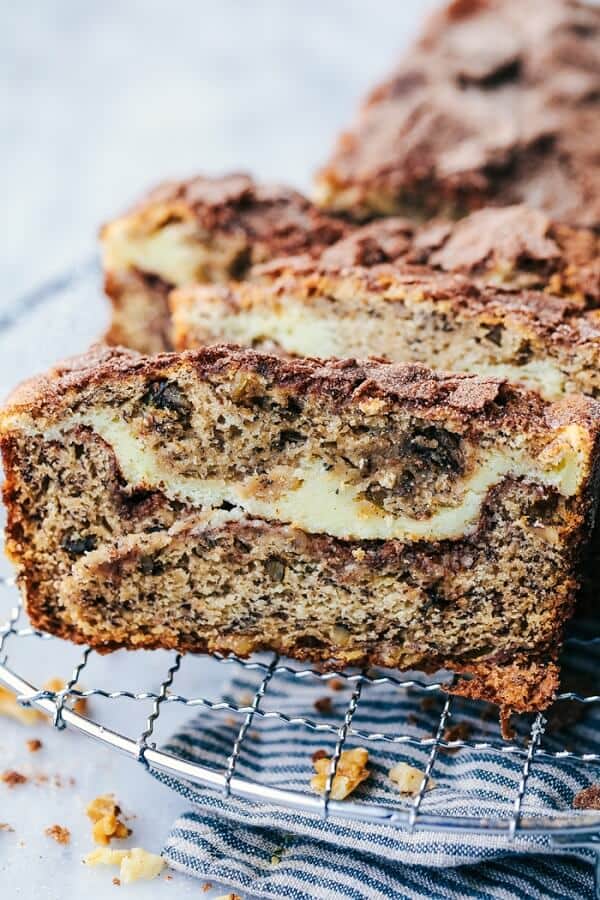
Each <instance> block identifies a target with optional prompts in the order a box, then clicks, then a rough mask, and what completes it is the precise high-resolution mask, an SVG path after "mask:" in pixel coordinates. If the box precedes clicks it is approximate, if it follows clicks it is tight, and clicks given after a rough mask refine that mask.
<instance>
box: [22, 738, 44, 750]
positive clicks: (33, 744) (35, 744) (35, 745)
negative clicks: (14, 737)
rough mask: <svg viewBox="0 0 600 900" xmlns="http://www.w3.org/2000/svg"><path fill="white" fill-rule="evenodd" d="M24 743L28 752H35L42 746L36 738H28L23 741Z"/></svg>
mask: <svg viewBox="0 0 600 900" xmlns="http://www.w3.org/2000/svg"><path fill="white" fill-rule="evenodd" d="M25 743H26V744H27V749H28V750H29V752H30V753H37V752H38V750H41V749H42V747H43V746H44V745H43V744H42V742H41V741H40V740H38V739H37V738H30V740H28V741H25Z"/></svg>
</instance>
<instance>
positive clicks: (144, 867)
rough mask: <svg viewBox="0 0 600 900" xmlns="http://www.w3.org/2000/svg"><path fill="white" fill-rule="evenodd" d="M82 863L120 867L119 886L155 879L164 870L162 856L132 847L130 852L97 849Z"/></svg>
mask: <svg viewBox="0 0 600 900" xmlns="http://www.w3.org/2000/svg"><path fill="white" fill-rule="evenodd" d="M83 861H84V863H86V865H88V866H120V867H121V868H120V870H119V878H120V883H121V884H131V883H132V882H133V881H140V880H141V879H150V878H156V876H157V875H160V873H161V872H162V870H163V869H164V867H165V865H166V863H165V861H164V859H163V858H162V856H157V854H156V853H148V851H147V850H143V849H142V848H141V847H132V848H131V850H112V849H111V848H109V847H98V848H97V849H96V850H92V852H91V853H88V854H87V856H85V857H84V860H83Z"/></svg>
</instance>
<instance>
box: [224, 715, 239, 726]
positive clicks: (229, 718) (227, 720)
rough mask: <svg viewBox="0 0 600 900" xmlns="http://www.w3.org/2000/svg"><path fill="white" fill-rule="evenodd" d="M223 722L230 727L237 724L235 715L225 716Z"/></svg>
mask: <svg viewBox="0 0 600 900" xmlns="http://www.w3.org/2000/svg"><path fill="white" fill-rule="evenodd" d="M225 724H226V725H229V726H230V727H231V728H235V726H236V725H237V724H238V720H237V719H236V717H235V716H225Z"/></svg>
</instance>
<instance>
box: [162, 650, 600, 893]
mask: <svg viewBox="0 0 600 900" xmlns="http://www.w3.org/2000/svg"><path fill="white" fill-rule="evenodd" d="M582 646H583V645H575V652H574V653H571V654H570V657H571V664H572V666H573V667H574V669H573V671H572V672H571V674H572V675H573V674H574V675H575V679H576V683H577V684H578V686H579V687H580V690H582V692H588V693H590V692H591V690H590V688H589V686H586V687H581V680H582V678H583V679H586V678H587V679H588V680H589V676H590V674H591V672H592V671H595V672H597V671H599V669H598V668H596V666H597V665H600V649H599V650H598V652H597V653H596V651H594V653H593V654H592V653H591V651H590V646H592V645H589V644H585V652H584V653H583V652H581V649H582ZM593 646H596V645H593ZM592 656H594V657H595V659H594V658H592ZM255 675H256V677H255ZM260 679H261V675H260V674H258V673H253V672H250V671H247V670H242V671H241V675H240V676H239V677H238V678H237V679H235V680H234V681H233V682H232V683H231V687H230V692H229V698H228V699H229V700H231V701H232V702H234V703H237V704H239V705H245V704H246V703H247V702H248V699H247V695H248V693H249V692H251V693H252V692H254V690H255V689H256V687H257V684H258V683H259V682H260ZM350 692H351V686H348V687H347V688H345V689H344V690H343V691H339V692H338V691H332V690H331V689H330V688H328V687H327V685H326V683H324V682H321V681H319V680H317V679H312V678H311V679H306V680H298V679H294V680H292V679H291V678H290V677H288V676H285V675H277V676H276V677H275V678H274V679H273V681H272V682H271V684H270V686H269V689H268V691H267V693H266V696H265V698H264V700H263V702H262V704H261V709H263V710H264V711H268V710H275V709H277V710H279V711H281V712H283V713H286V714H287V715H289V716H292V717H293V716H302V717H304V718H308V719H311V720H313V721H317V722H323V721H330V722H333V723H335V724H336V725H339V722H340V720H341V719H342V718H343V715H344V712H345V710H346V707H347V705H348V700H349V696H350ZM595 692H597V691H594V693H595ZM324 696H327V697H329V698H330V699H331V701H332V704H333V709H332V712H331V713H329V712H328V713H327V714H325V715H320V714H319V713H318V712H317V711H316V708H315V706H314V703H315V700H319V699H321V698H322V697H324ZM425 696H428V697H429V698H432V697H433V698H434V699H433V700H431V699H428V700H427V702H426V703H423V698H424V697H425ZM442 702H443V696H442V695H441V694H437V693H436V694H429V695H426V694H424V693H423V691H422V690H418V689H406V688H399V687H397V686H393V685H385V686H377V687H375V686H370V685H368V684H366V685H365V687H364V689H363V697H362V700H361V703H360V704H359V707H358V711H357V713H356V716H355V718H354V720H353V723H352V724H353V727H355V728H358V729H364V730H366V731H377V732H383V733H388V734H399V733H401V732H403V733H406V734H412V735H414V736H417V737H423V736H424V735H426V734H428V733H429V734H432V733H434V732H435V728H436V726H437V722H438V719H439V712H440V709H441V706H442ZM432 707H433V708H432ZM241 721H242V720H241V719H240V718H237V719H236V720H234V719H233V718H231V717H224V715H223V712H212V711H210V710H207V711H203V712H202V713H201V714H199V715H197V716H196V717H195V718H194V719H193V720H192V722H191V723H190V724H189V725H188V726H187V727H186V728H185V729H184V730H182V731H181V732H180V733H178V734H176V735H175V736H174V737H173V738H172V739H171V741H170V742H169V744H168V745H167V748H166V749H167V750H169V751H171V752H174V753H177V754H178V755H180V756H183V757H185V758H186V759H189V760H191V761H194V762H199V763H202V764H204V765H207V766H210V767H213V768H217V769H219V768H220V769H221V770H223V769H224V768H225V766H226V760H227V757H228V756H229V754H230V753H231V748H232V744H233V741H234V739H235V737H236V735H237V731H238V729H239V725H240V723H241ZM459 722H468V723H469V725H470V726H471V729H472V733H471V736H470V738H469V740H470V741H479V740H481V741H494V742H496V743H498V744H501V743H502V741H501V738H500V735H499V731H498V723H497V719H496V720H494V718H493V717H486V718H484V719H483V720H482V705H481V704H477V703H473V702H469V701H464V700H460V699H456V700H455V701H454V702H453V713H452V718H451V720H450V724H457V723H459ZM530 725H531V720H530V719H529V720H528V721H524V722H522V723H521V722H519V723H518V729H519V730H520V731H521V740H523V739H524V738H526V736H527V734H528V730H529V727H530ZM565 743H566V744H567V745H569V744H571V745H576V747H577V751H578V752H591V753H598V752H600V706H598V705H596V704H594V705H590V706H589V707H587V708H586V714H585V716H584V717H583V718H581V719H580V721H578V722H576V723H575V724H572V723H571V725H569V727H568V730H562V731H561V730H560V729H558V730H556V729H554V730H553V729H552V728H551V729H550V731H549V733H548V734H546V735H545V736H544V738H543V741H542V744H541V747H542V749H544V750H547V751H551V752H552V751H556V750H561V749H564V748H565ZM334 745H335V735H331V734H323V733H317V732H314V731H310V730H308V729H306V728H305V727H302V726H290V725H287V724H285V723H284V722H282V721H280V720H278V719H277V718H266V719H263V718H260V717H255V719H254V721H253V722H252V725H251V728H250V730H249V733H248V735H247V737H246V739H245V741H244V742H243V745H242V751H241V755H240V758H239V760H238V762H237V765H236V774H237V775H240V776H242V777H245V778H248V779H251V780H254V781H259V782H260V783H262V784H266V785H270V786H273V787H283V788H289V789H292V790H300V791H302V790H306V789H307V785H308V782H309V780H310V777H311V775H312V774H313V767H312V760H311V757H312V754H313V753H314V752H315V751H316V750H318V749H321V748H323V749H324V750H326V751H327V752H328V755H330V754H331V751H332V750H333V747H334ZM359 745H361V743H360V741H359V740H358V739H356V738H349V739H348V741H347V744H346V747H354V746H359ZM362 746H366V747H367V748H368V750H369V768H370V770H371V777H370V778H369V779H368V781H366V782H365V783H364V784H363V785H361V786H360V787H359V788H358V789H357V790H356V791H355V793H354V794H353V795H352V799H353V800H357V801H362V802H365V803H384V804H388V805H393V806H395V807H396V808H397V807H399V806H402V804H403V803H404V804H407V803H410V801H406V800H403V798H402V796H401V795H399V794H398V792H397V790H396V789H395V788H394V786H393V784H392V783H391V782H390V781H389V779H388V777H387V773H388V771H389V769H390V768H391V766H393V765H394V764H395V763H397V762H400V761H405V762H408V763H410V764H411V765H414V766H417V767H418V768H420V769H421V770H422V769H423V768H424V767H425V764H426V761H427V757H428V752H429V751H428V749H426V748H419V747H413V746H409V745H406V744H401V745H398V744H391V743H384V742H379V741H378V742H367V743H364V744H362ZM594 765H595V766H596V768H594ZM594 765H592V766H590V764H589V763H588V764H586V765H584V764H583V763H581V762H580V761H578V760H574V759H557V758H556V757H552V756H544V755H542V754H540V755H539V756H537V757H536V759H535V760H534V765H533V769H532V773H531V776H530V778H529V780H528V782H527V790H526V793H525V797H524V800H523V814H524V815H534V816H536V815H544V814H547V813H549V812H552V813H555V812H556V811H557V810H558V811H564V812H565V813H569V814H570V815H573V814H574V813H573V806H572V804H573V797H574V795H575V794H576V793H577V792H578V791H580V790H581V789H582V788H584V787H587V786H588V785H590V784H591V783H593V782H594V775H595V773H596V772H597V780H599V781H600V767H598V766H597V764H594ZM522 766H523V757H522V756H520V755H519V756H516V755H512V754H499V753H497V752H494V751H491V750H477V749H471V748H468V749H467V748H462V749H460V750H459V751H458V752H449V751H442V752H441V753H440V755H439V757H438V759H437V762H436V764H435V769H434V773H433V777H434V780H435V782H436V786H435V789H434V790H431V791H428V792H427V794H426V795H425V797H424V800H423V805H422V811H423V812H427V813H435V814H438V815H470V816H481V817H483V816H486V817H487V816H491V817H496V816H507V817H508V816H510V814H511V811H512V804H513V801H514V796H515V791H516V788H517V785H518V783H519V779H520V777H521V770H522ZM154 774H155V775H156V777H158V778H160V779H161V780H162V781H164V782H165V783H166V784H168V785H169V786H170V787H172V788H173V789H174V790H176V791H179V792H180V793H181V794H182V795H183V796H184V797H186V798H187V799H189V800H190V802H191V804H192V807H193V808H192V809H191V810H190V811H189V812H187V813H185V814H184V815H183V816H181V818H179V819H178V820H177V821H176V822H175V824H174V826H173V828H172V831H171V833H170V835H169V838H168V840H167V843H166V846H165V848H164V851H163V853H164V856H165V857H166V859H167V861H168V863H169V865H171V866H172V867H173V868H175V869H179V870H181V871H184V872H186V873H188V874H192V875H196V876H197V877H199V878H203V879H206V880H210V881H218V882H220V883H224V884H227V885H231V888H232V889H233V890H234V891H236V892H238V893H240V894H242V895H244V896H251V897H267V898H284V897H285V898H292V900H315V898H323V900H325V898H327V900H329V898H334V897H340V898H355V900H377V898H390V900H404V898H407V900H408V898H410V900H412V898H421V897H422V898H428V900H430V898H438V897H439V898H467V897H476V898H492V897H493V898H506V900H509V898H510V900H512V898H515V900H517V898H518V900H521V898H522V897H523V896H526V897H530V898H549V897H557V898H573V900H579V898H590V897H593V896H594V874H593V867H592V866H591V865H590V862H591V861H593V859H594V854H593V852H592V851H590V850H586V849H580V850H574V851H572V852H573V853H574V854H575V855H571V856H569V857H566V856H561V855H559V851H557V850H556V849H555V848H554V847H553V846H552V843H551V841H550V839H549V838H547V837H545V836H534V835H529V836H527V835H525V834H524V833H523V832H521V833H519V832H518V833H517V836H516V839H515V841H514V843H512V844H511V843H509V841H508V839H507V837H506V836H504V835H501V834H498V833H496V834H494V833H491V832H489V833H481V832H477V833H465V832H462V833H456V832H454V833H453V832H441V831H435V832H432V831H427V830H419V829H418V828H417V829H416V830H414V831H413V832H410V831H408V830H407V829H399V828H397V827H394V826H392V825H389V824H379V823H365V822H357V821H354V820H346V819H341V818H330V819H329V820H328V821H327V822H324V821H323V820H322V819H321V818H320V817H319V816H318V815H313V814H310V813H304V812H302V813H300V812H295V811H289V810H284V809H282V808H280V807H277V806H274V805H268V804H260V805H258V804H256V803H252V802H249V801H246V800H243V799H237V798H229V799H225V798H224V797H223V796H222V794H220V793H218V792H216V791H211V790H209V789H205V788H199V787H198V786H196V785H192V784H189V783H186V782H183V781H179V780H176V779H173V778H170V777H169V776H166V775H164V774H162V773H157V772H155V773H154ZM582 815H585V813H582Z"/></svg>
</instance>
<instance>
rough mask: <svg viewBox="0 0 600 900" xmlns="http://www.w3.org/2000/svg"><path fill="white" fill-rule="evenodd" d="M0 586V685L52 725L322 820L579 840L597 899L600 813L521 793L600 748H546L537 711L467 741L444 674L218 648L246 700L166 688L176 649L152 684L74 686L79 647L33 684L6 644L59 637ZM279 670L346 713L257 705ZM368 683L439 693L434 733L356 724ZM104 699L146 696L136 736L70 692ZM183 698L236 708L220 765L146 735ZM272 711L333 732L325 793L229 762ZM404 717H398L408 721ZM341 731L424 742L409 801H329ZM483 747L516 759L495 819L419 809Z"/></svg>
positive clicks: (562, 844) (596, 756) (569, 846)
mask: <svg viewBox="0 0 600 900" xmlns="http://www.w3.org/2000/svg"><path fill="white" fill-rule="evenodd" d="M0 590H1V591H2V592H3V593H4V595H5V596H6V592H11V594H10V600H11V603H12V601H13V599H14V604H13V605H12V606H11V609H10V614H9V616H8V618H7V620H6V621H5V622H4V623H2V624H0V685H2V686H4V687H5V688H8V689H9V690H11V691H13V692H14V693H15V695H16V697H17V700H18V702H19V703H20V704H22V705H24V706H27V707H34V708H36V709H39V710H40V711H42V712H43V713H45V714H46V715H47V716H48V717H49V718H51V719H52V722H53V725H54V726H55V727H56V728H57V729H61V730H63V729H66V728H68V729H72V730H75V731H78V732H81V733H83V734H85V735H87V736H88V737H90V738H94V739H96V740H99V741H101V742H103V743H104V744H105V745H106V746H107V747H108V748H111V749H114V750H119V751H121V752H122V753H124V754H125V755H127V756H129V757H130V758H132V759H134V760H137V761H138V762H139V763H141V764H142V765H144V766H147V767H151V768H153V769H155V770H157V771H159V772H163V773H166V774H167V775H170V776H173V777H175V778H182V779H185V780H187V781H190V782H193V783H195V784H199V785H202V786H204V787H207V788H210V789H213V790H217V791H220V792H222V794H223V795H224V796H225V797H229V796H237V797H241V798H244V799H247V800H251V801H254V802H258V803H263V804H274V805H276V806H278V807H281V808H287V809H291V810H297V811H303V812H311V813H316V814H319V815H320V816H322V817H323V818H324V819H327V818H328V817H330V816H334V817H342V818H345V819H353V820H356V821H364V822H371V823H381V824H387V825H391V826H396V827H398V828H404V829H411V830H414V829H427V830H434V831H435V830H440V831H444V832H449V831H452V832H463V833H465V832H474V831H485V832H488V833H489V832H490V831H493V832H495V833H498V834H501V835H504V836H505V837H506V838H507V840H508V842H510V841H513V840H514V839H515V838H516V837H517V835H520V836H523V835H547V836H550V837H551V840H552V842H553V843H554V845H555V846H556V848H557V852H563V853H568V852H570V851H573V850H576V849H578V848H582V847H585V848H587V849H591V850H593V851H594V852H595V853H596V886H597V887H596V890H597V896H598V897H600V812H587V813H583V814H581V813H579V814H577V815H575V814H569V813H564V812H561V813H557V814H556V815H547V816H543V817H540V816H531V815H525V814H524V813H523V801H524V798H525V795H526V792H527V788H528V784H529V780H530V778H531V774H532V772H533V769H534V766H535V763H536V761H537V760H540V759H550V760H561V759H569V760H576V761H578V762H580V763H582V764H590V765H592V764H598V763H600V753H596V752H591V753H590V752H588V753H578V752H576V751H575V750H573V749H566V748H563V749H558V750H549V749H545V748H544V747H542V746H541V742H542V737H543V735H544V733H545V730H546V725H547V719H546V717H545V716H544V715H543V714H541V713H539V714H537V715H536V716H535V717H534V718H533V721H532V724H531V727H530V729H529V732H528V734H527V736H526V738H525V740H524V741H523V742H522V743H518V742H515V741H494V740H485V741H481V740H471V739H468V738H465V739H463V738H457V739H447V738H446V737H445V734H447V728H448V724H449V722H450V721H451V718H452V713H453V703H454V702H455V701H454V698H453V696H452V695H451V694H448V693H446V690H445V688H446V687H447V686H448V681H447V678H445V679H444V680H441V681H438V680H434V681H431V682H425V681H420V680H417V679H415V678H408V677H406V678H404V677H402V675H401V674H389V673H387V672H381V673H378V672H377V671H371V670H368V671H361V672H346V671H336V672H334V671H327V672H323V671H319V670H317V669H314V668H310V667H307V668H301V669H298V668H295V667H293V666H291V665H289V664H288V662H287V661H285V660H282V659H280V657H279V656H277V655H276V654H273V655H272V656H271V658H270V659H268V660H266V661H265V660H263V659H254V658H250V659H249V660H244V659H240V658H239V657H237V656H235V655H233V656H227V657H225V656H221V655H218V654H215V655H214V656H213V659H215V660H216V661H217V662H218V663H220V664H221V665H229V666H234V667H240V668H241V669H242V670H244V671H245V672H248V671H251V672H253V673H257V674H258V675H259V678H260V681H259V683H258V686H257V688H256V691H255V693H254V696H253V697H252V698H251V700H250V699H249V700H248V702H244V703H243V704H236V703H234V702H231V700H230V699H227V698H222V699H218V700H211V699H208V698H206V697H204V696H201V695H192V696H187V695H183V694H180V693H177V692H176V691H175V690H173V683H174V680H175V678H176V676H177V674H178V672H179V669H180V667H181V663H182V657H181V655H180V654H178V653H173V655H172V657H173V658H172V662H171V664H170V665H169V666H168V668H167V670H166V673H165V675H164V678H163V679H162V681H161V683H160V685H159V687H158V689H157V690H154V691H151V690H140V691H131V690H116V691H107V690H106V689H104V688H101V687H91V688H88V689H85V690H83V689H81V688H79V687H78V685H79V684H80V682H81V678H82V675H83V674H84V673H85V671H86V667H87V666H88V664H89V662H90V658H91V656H92V654H93V653H94V651H93V650H92V649H90V648H89V647H86V648H83V649H82V652H81V657H80V659H79V661H78V662H77V663H76V665H75V666H74V667H73V668H72V670H71V671H70V673H69V674H68V677H67V678H66V679H65V681H64V687H62V688H61V689H60V690H50V689H48V688H43V687H40V686H38V685H35V684H33V683H31V682H30V681H28V680H27V679H25V678H24V677H22V675H20V674H19V673H18V672H17V671H16V670H15V669H14V668H13V667H11V664H10V655H11V654H10V651H11V643H12V642H15V641H26V640H31V641H38V640H41V641H53V642H58V643H61V642H60V640H59V639H58V638H54V637H52V636H51V635H49V634H46V633H44V632H41V631H38V630H36V629H34V628H32V627H31V626H30V625H29V623H28V621H27V618H26V615H25V613H24V611H23V609H22V606H21V603H20V599H19V595H18V592H17V591H16V589H15V585H14V580H13V579H11V578H4V579H2V580H1V581H0ZM281 676H285V677H286V678H288V679H289V678H292V679H293V680H294V681H296V680H298V681H302V680H306V679H308V680H316V681H318V682H321V683H323V682H328V681H330V680H332V679H336V680H338V681H342V682H343V683H344V684H345V685H346V686H347V687H348V688H349V689H350V691H351V692H350V697H349V700H348V702H347V705H346V709H345V713H344V715H343V717H342V719H341V721H340V722H339V723H331V722H321V721H316V720H315V719H312V718H308V717H304V716H289V715H287V714H286V713H284V712H282V711H279V710H277V709H269V710H264V709H263V708H262V703H263V700H264V698H265V696H266V695H267V694H268V691H269V687H270V686H271V685H272V684H273V683H274V682H275V681H276V680H277V679H278V678H279V677H281ZM366 685H368V686H369V688H370V689H371V690H373V689H375V690H376V689H377V688H378V687H380V686H383V685H394V686H396V687H397V688H400V689H404V690H417V691H419V692H422V693H423V696H430V697H432V696H437V697H439V698H440V699H441V701H442V705H441V711H440V713H439V718H438V721H437V726H436V727H435V732H434V733H433V734H429V735H424V736H415V735H414V734H411V733H408V731H407V730H402V725H403V723H402V722H399V723H398V731H397V732H394V733H385V732H383V731H368V730H365V729H362V728H359V727H357V726H356V725H355V724H354V721H355V716H356V713H357V710H358V708H359V705H361V704H363V703H364V704H368V703H369V701H368V700H363V699H362V698H363V688H364V687H365V686H366ZM93 697H101V698H103V699H105V700H123V699H125V700H129V701H132V702H133V703H142V702H150V703H151V711H150V713H149V714H148V715H147V716H146V717H145V719H144V716H143V714H142V713H140V729H139V737H138V738H137V739H134V738H132V737H129V736H127V735H125V734H123V733H120V732H118V731H115V730H112V729H110V728H107V727H106V726H105V725H103V724H101V723H100V722H98V721H95V720H94V718H92V717H88V715H87V714H83V713H80V712H77V711H76V709H75V708H74V704H75V702H76V701H77V700H82V699H86V700H87V699H89V698H93ZM557 700H559V701H574V702H577V703H582V704H585V705H592V704H600V695H583V694H579V693H576V692H572V691H569V692H565V693H563V694H561V695H560V696H559V697H558V698H557ZM169 704H180V705H182V706H185V707H186V708H189V709H190V710H199V709H204V710H210V711H212V712H214V713H220V714H228V715H229V716H231V714H235V715H237V716H239V717H240V718H241V724H240V726H239V728H238V729H237V733H236V736H235V739H234V740H233V742H232V746H231V752H230V754H229V757H228V759H227V761H226V765H225V766H224V767H222V768H221V769H217V768H214V767H211V766H208V765H202V764H199V763H198V762H192V761H190V760H189V759H186V758H184V756H182V755H178V754H176V753H173V752H169V751H167V750H164V749H160V748H159V747H157V746H156V744H155V743H154V742H153V740H152V738H153V735H154V732H155V727H156V724H157V721H158V718H159V716H160V714H161V711H162V710H163V709H164V707H165V706H166V705H169ZM260 718H263V719H277V720H279V721H280V722H282V723H283V724H284V725H285V726H286V727H289V728H290V729H292V728H293V727H300V728H302V729H308V730H309V731H313V732H321V733H324V734H327V735H330V736H331V737H332V738H334V739H335V747H334V750H333V753H332V756H331V762H330V766H329V772H328V777H327V782H326V786H325V791H324V794H323V795H322V796H319V795H317V794H313V793H310V792H308V790H307V791H297V790H288V789H282V788H280V787H277V788H274V787H272V786H270V785H267V784H264V783H260V781H255V780H251V779H249V778H247V777H242V776H240V775H238V774H236V767H237V763H238V760H239V758H240V755H241V752H242V748H247V741H246V739H247V735H248V733H249V731H250V728H251V726H252V723H253V722H254V721H255V720H256V719H260ZM405 724H406V723H404V725H405ZM348 739H352V740H353V742H356V741H359V742H361V743H364V744H365V745H367V746H368V747H369V749H371V748H372V747H375V746H376V745H377V744H382V743H383V744H391V745H394V746H396V747H397V746H399V745H410V746H413V747H419V748H422V749H423V750H426V752H427V756H426V764H425V766H424V770H423V776H422V779H421V783H420V785H419V787H418V790H417V791H416V793H415V794H414V796H413V797H412V798H411V799H410V802H409V804H408V805H402V806H398V805H388V804H385V805H379V804H371V803H369V804H367V803H364V802H361V801H352V800H343V801H340V800H334V799H332V797H331V792H332V785H333V779H334V777H335V774H336V771H337V768H338V764H339V761H340V758H341V755H342V751H343V750H344V748H345V746H346V742H347V740H348ZM469 748H470V749H472V750H484V751H490V752H493V753H497V754H501V755H508V756H511V757H513V758H515V759H517V760H520V763H521V769H520V777H519V778H518V782H517V785H516V790H515V792H514V795H513V797H512V799H511V801H510V803H509V804H507V809H506V813H505V814H503V815H498V816H497V817H492V818H490V817H485V818H481V817H480V816H476V815H468V814H461V815H460V816H455V815H436V814H432V813H428V812H423V811H422V808H421V807H422V804H423V799H424V797H425V795H426V792H427V789H428V787H429V785H430V783H431V781H432V776H433V773H434V770H435V766H436V762H437V760H438V757H439V754H440V753H441V752H443V751H450V752H452V751H454V752H456V751H459V750H462V749H469Z"/></svg>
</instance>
